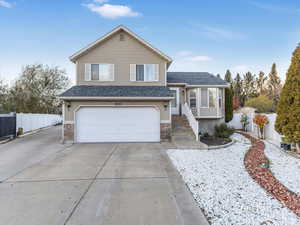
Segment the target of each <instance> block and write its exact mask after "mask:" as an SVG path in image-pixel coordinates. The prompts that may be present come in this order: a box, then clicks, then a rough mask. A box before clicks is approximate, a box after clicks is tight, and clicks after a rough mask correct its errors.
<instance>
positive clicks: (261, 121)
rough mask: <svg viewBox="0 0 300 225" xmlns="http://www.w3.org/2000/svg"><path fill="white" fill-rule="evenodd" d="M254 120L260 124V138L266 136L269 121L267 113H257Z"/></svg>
mask: <svg viewBox="0 0 300 225" xmlns="http://www.w3.org/2000/svg"><path fill="white" fill-rule="evenodd" d="M253 122H254V123H255V124H256V125H257V126H258V128H259V132H260V138H264V128H265V126H266V125H267V124H268V123H269V120H268V117H266V116H265V115H261V114H257V115H256V116H255V117H254V118H253Z"/></svg>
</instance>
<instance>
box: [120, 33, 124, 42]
mask: <svg viewBox="0 0 300 225" xmlns="http://www.w3.org/2000/svg"><path fill="white" fill-rule="evenodd" d="M124 40H125V36H124V34H123V33H121V34H120V41H124Z"/></svg>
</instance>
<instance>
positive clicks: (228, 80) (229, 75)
mask: <svg viewBox="0 0 300 225" xmlns="http://www.w3.org/2000/svg"><path fill="white" fill-rule="evenodd" d="M224 80H225V81H226V82H227V83H229V84H230V86H231V88H232V84H233V80H232V77H231V72H230V70H227V71H226V73H225V77H224Z"/></svg>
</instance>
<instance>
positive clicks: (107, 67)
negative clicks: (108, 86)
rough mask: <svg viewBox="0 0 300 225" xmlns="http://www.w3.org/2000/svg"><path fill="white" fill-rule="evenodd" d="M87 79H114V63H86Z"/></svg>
mask: <svg viewBox="0 0 300 225" xmlns="http://www.w3.org/2000/svg"><path fill="white" fill-rule="evenodd" d="M85 80H86V81H113V80H114V65H113V64H85Z"/></svg>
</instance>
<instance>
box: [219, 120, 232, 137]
mask: <svg viewBox="0 0 300 225" xmlns="http://www.w3.org/2000/svg"><path fill="white" fill-rule="evenodd" d="M233 133H234V129H233V128H232V127H229V126H227V124H226V123H222V124H220V125H216V126H215V137H219V138H229V137H230V136H231V135H232V134H233Z"/></svg>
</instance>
